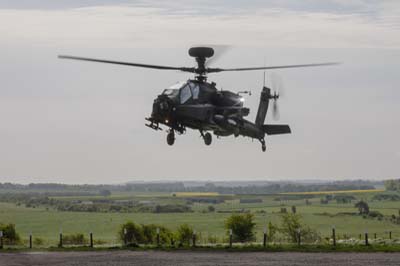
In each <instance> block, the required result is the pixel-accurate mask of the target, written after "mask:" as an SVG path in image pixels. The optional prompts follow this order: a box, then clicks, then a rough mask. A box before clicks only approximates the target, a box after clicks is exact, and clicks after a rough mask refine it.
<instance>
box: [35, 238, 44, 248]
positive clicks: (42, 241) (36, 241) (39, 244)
mask: <svg viewBox="0 0 400 266" xmlns="http://www.w3.org/2000/svg"><path fill="white" fill-rule="evenodd" d="M43 244H44V240H43V238H40V237H34V238H33V245H34V246H42V245H43Z"/></svg>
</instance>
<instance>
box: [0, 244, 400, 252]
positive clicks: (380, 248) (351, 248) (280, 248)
mask: <svg viewBox="0 0 400 266" xmlns="http://www.w3.org/2000/svg"><path fill="white" fill-rule="evenodd" d="M122 250H129V251H170V252H173V251H201V252H221V251H227V252H400V245H369V246H365V245H364V246H363V245H337V246H336V247H334V246H332V245H301V246H298V245H267V246H266V247H263V246H261V245H247V246H233V247H229V246H227V245H218V246H200V247H169V246H168V247H156V246H140V247H123V246H113V247H94V248H91V247H87V246H80V247H76V246H75V247H63V248H60V247H49V248H34V249H28V248H13V247H6V248H4V249H1V250H0V253H9V252H16V253H18V252H38V251H42V252H45V251H47V252H55V251H57V252H71V251H82V252H86V251H87V252H91V251H110V252H112V251H122Z"/></svg>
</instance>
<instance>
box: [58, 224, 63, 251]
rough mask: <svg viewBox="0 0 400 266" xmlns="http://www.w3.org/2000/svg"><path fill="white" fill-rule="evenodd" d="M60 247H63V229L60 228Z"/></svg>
mask: <svg viewBox="0 0 400 266" xmlns="http://www.w3.org/2000/svg"><path fill="white" fill-rule="evenodd" d="M58 247H60V248H62V247H63V235H62V230H61V229H60V242H59V243H58Z"/></svg>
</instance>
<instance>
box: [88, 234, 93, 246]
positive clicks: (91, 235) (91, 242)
mask: <svg viewBox="0 0 400 266" xmlns="http://www.w3.org/2000/svg"><path fill="white" fill-rule="evenodd" d="M89 236H90V247H91V248H92V247H93V233H92V232H90V234H89Z"/></svg>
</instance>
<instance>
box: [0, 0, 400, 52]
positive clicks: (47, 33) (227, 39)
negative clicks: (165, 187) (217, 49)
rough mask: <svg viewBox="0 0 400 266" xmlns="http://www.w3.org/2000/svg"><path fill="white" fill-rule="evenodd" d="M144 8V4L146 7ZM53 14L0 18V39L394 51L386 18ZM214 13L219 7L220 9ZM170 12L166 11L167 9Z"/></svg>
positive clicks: (274, 13) (128, 8) (267, 12)
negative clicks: (214, 44)
mask: <svg viewBox="0 0 400 266" xmlns="http://www.w3.org/2000/svg"><path fill="white" fill-rule="evenodd" d="M151 3H152V2H151ZM138 6H140V5H139V4H136V5H113V6H95V7H81V8H73V9H61V10H12V9H3V10H0V32H1V33H2V34H1V37H0V38H1V39H2V40H3V41H5V42H11V43H12V42H30V43H39V44H59V45H73V46H82V45H86V46H89V45H91V44H92V43H93V42H96V43H99V44H100V45H104V46H110V45H113V46H117V47H127V46H130V47H132V46H136V47H138V46H139V47H140V46H141V47H143V46H158V45H159V43H160V42H161V43H163V45H166V46H176V45H181V46H187V45H189V44H190V43H204V42H206V43H222V44H226V43H229V44H233V45H242V46H260V45H263V46H264V45H268V46H296V47H346V48H349V47H373V48H376V47H379V48H399V47H400V28H398V27H396V25H397V23H398V21H397V20H396V19H395V18H394V17H390V19H388V20H385V19H383V18H381V21H380V22H379V23H378V22H376V21H374V20H371V19H370V18H369V17H368V18H367V17H364V16H360V15H359V14H351V13H350V14H348V13H343V14H341V13H339V12H324V11H319V10H320V9H321V10H323V8H320V9H317V10H318V11H313V12H311V11H301V12H299V11H297V10H296V9H295V8H292V9H289V8H286V9H281V8H278V7H273V8H261V7H260V8H258V9H256V11H255V12H254V13H252V14H249V13H246V12H241V13H234V12H233V13H232V12H229V10H234V9H235V8H231V9H228V11H227V12H224V13H222V11H221V13H217V14H215V15H211V14H208V13H207V12H205V13H201V12H200V13H199V14H197V15H193V14H192V13H191V12H195V11H193V10H191V9H190V8H188V7H186V8H185V6H184V7H181V9H177V10H181V11H182V12H169V10H171V9H170V8H167V7H164V6H163V5H161V4H160V5H159V6H160V7H157V5H154V6H156V7H149V6H147V5H144V4H142V6H141V7H138ZM221 8H222V7H221ZM172 9H173V8H172Z"/></svg>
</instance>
